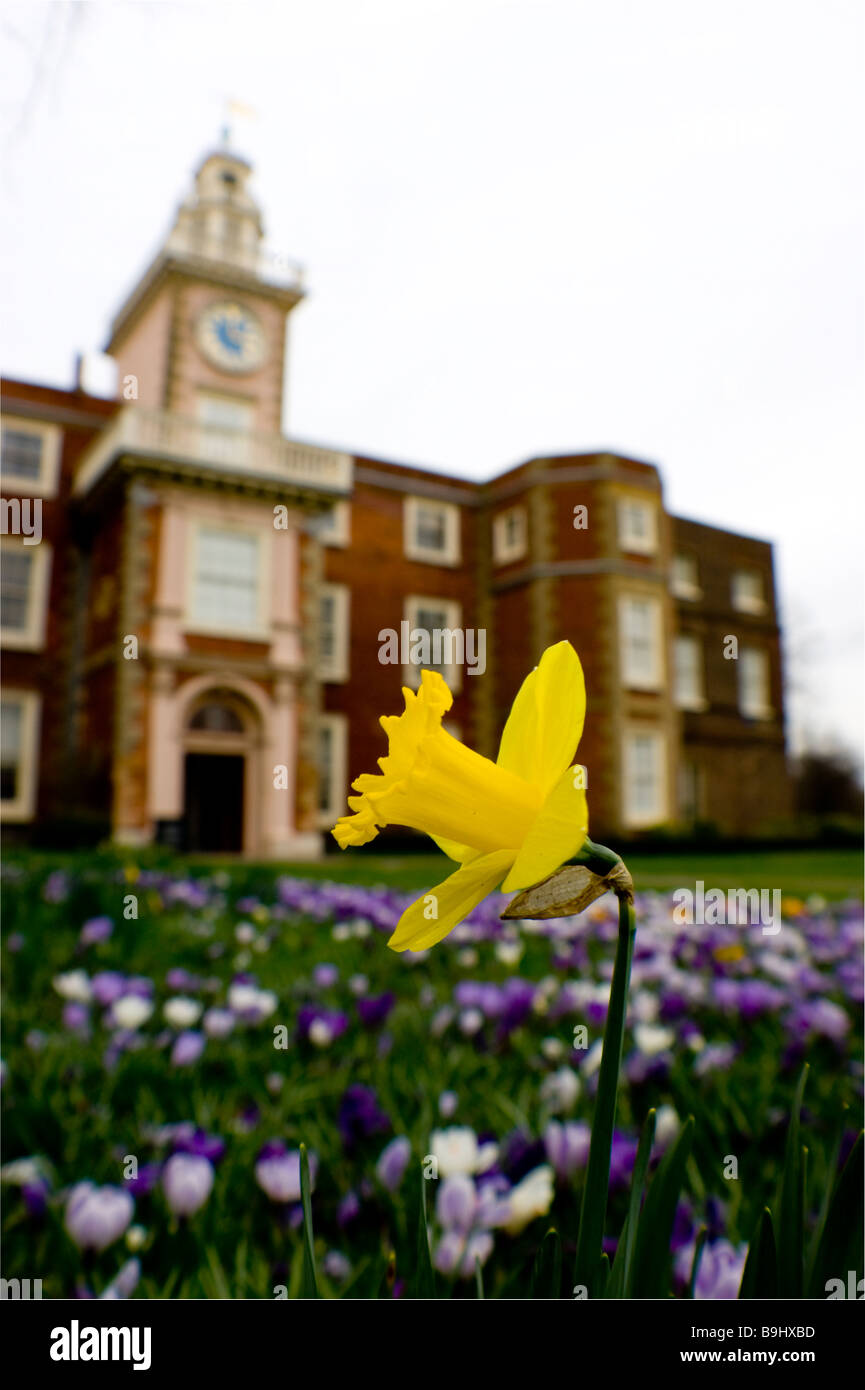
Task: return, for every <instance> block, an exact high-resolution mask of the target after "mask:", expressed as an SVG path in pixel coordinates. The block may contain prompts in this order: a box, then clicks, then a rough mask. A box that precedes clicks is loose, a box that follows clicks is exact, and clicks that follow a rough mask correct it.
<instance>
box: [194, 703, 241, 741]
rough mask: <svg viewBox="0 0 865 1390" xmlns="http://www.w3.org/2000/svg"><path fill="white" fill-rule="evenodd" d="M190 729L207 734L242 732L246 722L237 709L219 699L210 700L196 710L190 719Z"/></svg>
mask: <svg viewBox="0 0 865 1390" xmlns="http://www.w3.org/2000/svg"><path fill="white" fill-rule="evenodd" d="M189 727H190V729H195V730H196V731H200V732H202V733H206V734H242V733H244V732H245V729H244V723H243V720H242V719H241V717H240V715H239V714H238V713H237V710H236V709H234V708H233V707H232V706H231V705H229V704H223V703H222V702H221V701H219V700H209V701H208V702H207V703H206V704H204V705H201V706H200V708H199V709H197V710H196V711H195V714H193V716H192V718H191V719H190V721H189Z"/></svg>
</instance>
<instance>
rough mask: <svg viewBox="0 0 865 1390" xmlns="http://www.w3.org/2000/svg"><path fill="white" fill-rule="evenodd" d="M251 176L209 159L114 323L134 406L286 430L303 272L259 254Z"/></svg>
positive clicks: (225, 159) (220, 155)
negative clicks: (288, 374) (289, 360)
mask: <svg viewBox="0 0 865 1390" xmlns="http://www.w3.org/2000/svg"><path fill="white" fill-rule="evenodd" d="M250 173H251V169H250V166H249V164H247V162H246V161H245V160H244V159H241V158H240V157H239V156H238V155H237V154H235V153H233V152H232V151H230V150H228V149H223V150H220V151H218V152H217V153H215V154H210V155H208V156H207V157H206V158H205V159H204V160H203V162H202V164H201V165H200V167H199V168H198V171H197V173H196V175H195V183H194V187H193V189H192V191H191V192H190V194H189V196H188V197H187V198H186V200H185V201H184V202H183V203H182V205H181V206H180V208H179V209H178V212H177V216H176V219H175V222H174V226H173V228H172V229H171V232H170V233H169V235H168V237H167V239H166V241H165V243H164V245H163V247H162V248H161V250H160V251H159V253H158V255H157V256H156V258H155V259H154V261H153V262H152V264H151V265H150V266H149V268H148V269H147V271H146V272H145V274H144V275H143V277H142V279H141V280H140V281H139V283H138V285H137V286H136V288H135V289H134V290H133V292H132V294H131V295H130V296H129V297H128V298H127V300H126V302H125V303H124V304H123V306H122V307H121V309H120V311H119V313H118V314H117V316H116V317H115V319H114V322H113V324H112V326H111V333H110V337H109V341H108V343H107V344H106V351H107V352H108V353H110V354H111V356H112V357H113V358H114V359H115V360H116V362H117V364H118V368H119V378H120V382H121V393H122V395H123V397H124V398H125V399H126V400H137V401H138V402H139V403H140V404H141V405H144V406H151V407H154V408H156V409H159V410H165V411H168V412H169V413H170V414H172V415H177V416H183V417H186V418H193V419H197V420H199V421H201V422H202V423H203V424H210V425H215V426H218V427H221V428H225V429H242V430H249V431H254V432H255V433H257V434H279V433H280V432H281V431H282V428H283V424H284V420H283V414H284V411H283V382H284V377H285V365H286V338H287V324H286V320H287V316H288V314H289V313H290V312H291V310H292V309H293V308H294V307H295V305H296V304H298V303H299V302H300V300H301V299H302V298H303V290H302V288H301V272H300V270H299V268H298V267H297V266H296V265H295V264H293V263H292V262H290V261H288V260H287V259H286V258H285V257H277V256H273V255H269V254H268V253H267V252H265V251H264V249H263V245H262V242H263V235H264V232H263V225H262V218H261V212H260V210H259V207H258V205H257V203H256V202H255V200H254V199H253V197H252V196H251V194H250V192H249V189H248V182H249V176H250Z"/></svg>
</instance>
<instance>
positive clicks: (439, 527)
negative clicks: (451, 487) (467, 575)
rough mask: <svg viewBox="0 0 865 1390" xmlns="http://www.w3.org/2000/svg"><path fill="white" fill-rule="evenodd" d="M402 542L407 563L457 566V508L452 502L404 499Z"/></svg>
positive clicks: (458, 511)
mask: <svg viewBox="0 0 865 1390" xmlns="http://www.w3.org/2000/svg"><path fill="white" fill-rule="evenodd" d="M403 543H404V549H405V553H406V556H407V557H408V559H409V560H425V561H428V562H429V563H430V564H434V565H458V564H459V561H460V510H459V507H455V506H454V505H453V503H452V502H428V501H426V499H425V498H423V497H406V499H405V502H404V507H403Z"/></svg>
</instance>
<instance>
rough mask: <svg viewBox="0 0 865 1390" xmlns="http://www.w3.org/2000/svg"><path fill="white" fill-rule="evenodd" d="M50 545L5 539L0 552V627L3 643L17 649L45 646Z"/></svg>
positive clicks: (31, 649)
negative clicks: (21, 542)
mask: <svg viewBox="0 0 865 1390" xmlns="http://www.w3.org/2000/svg"><path fill="white" fill-rule="evenodd" d="M50 568H51V548H50V546H48V545H46V544H45V543H44V542H42V543H40V544H39V545H34V546H28V545H18V544H16V543H15V542H12V541H9V542H6V543H5V544H4V545H3V547H2V551H0V627H2V636H3V643H4V645H5V646H7V647H15V648H18V649H19V650H25V651H27V650H29V651H34V650H38V649H39V648H40V647H43V646H44V645H45V619H46V615H47V601H48V579H49V573H50Z"/></svg>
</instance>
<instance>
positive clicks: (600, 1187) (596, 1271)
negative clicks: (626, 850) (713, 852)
mask: <svg viewBox="0 0 865 1390" xmlns="http://www.w3.org/2000/svg"><path fill="white" fill-rule="evenodd" d="M584 854H585V855H586V857H585V858H584V857H582V856H580V857H579V859H578V862H580V863H584V864H586V867H587V868H589V869H590V870H591V871H592V873H600V874H602V875H604V876H606V875H607V874H608V873H609V871H610V869H611V868H614V867H615V865H616V864H618V863H620V862H621V861H620V859H619V856H618V855H617V854H613V852H612V850H608V849H606V848H604V847H603V846H601V845H593V844H591V842H590V841H589V840H587V841H586V843H585V846H584ZM596 864H597V867H595V865H596ZM618 897H619V939H618V942H617V945H616V960H615V964H614V966H613V981H612V985H611V988H610V1006H609V1010H608V1012H607V1021H606V1024H605V1025H604V1042H603V1052H602V1054H601V1070H600V1075H599V1077H598V1095H597V1100H596V1102H595V1116H594V1121H593V1124H592V1139H591V1144H590V1146H589V1164H588V1168H587V1170H586V1185H585V1187H584V1189H583V1203H582V1207H581V1210H580V1234H579V1237H578V1239H577V1263H576V1270H575V1275H574V1279H575V1282H576V1283H577V1284H584V1285H585V1287H586V1289H587V1291H588V1295H589V1297H590V1298H592V1297H594V1296H596V1294H597V1292H598V1291H599V1280H600V1271H601V1256H602V1254H603V1239H604V1221H605V1218H606V1214H607V1191H608V1189H609V1186H610V1154H611V1151H612V1146H613V1124H614V1121H615V1118H616V1091H617V1089H618V1084H619V1067H620V1066H621V1062H622V1043H623V1040H624V1035H625V1014H626V1012H627V1004H628V981H629V979H630V975H631V960H632V957H633V954H634V935H635V932H636V922H635V919H634V907H633V903H632V901H631V899H630V895H629V894H628V893H626V892H623V893H620V894H619V895H618ZM601 1292H602V1291H601Z"/></svg>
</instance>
